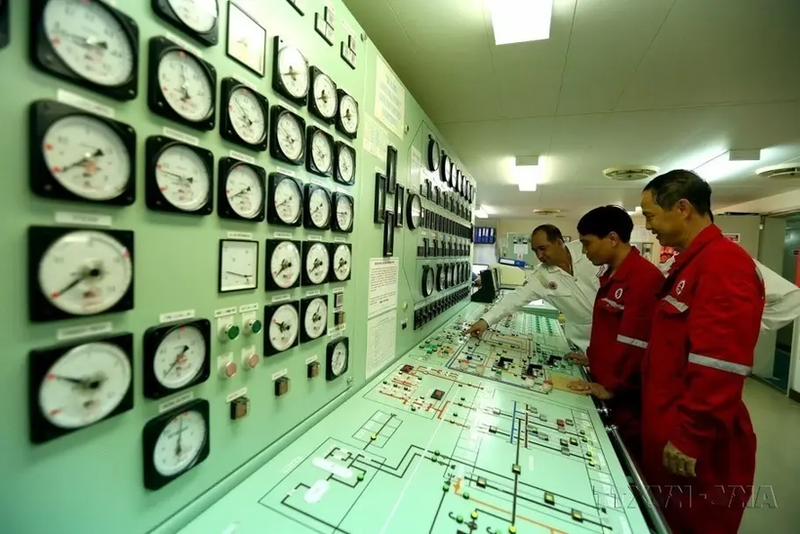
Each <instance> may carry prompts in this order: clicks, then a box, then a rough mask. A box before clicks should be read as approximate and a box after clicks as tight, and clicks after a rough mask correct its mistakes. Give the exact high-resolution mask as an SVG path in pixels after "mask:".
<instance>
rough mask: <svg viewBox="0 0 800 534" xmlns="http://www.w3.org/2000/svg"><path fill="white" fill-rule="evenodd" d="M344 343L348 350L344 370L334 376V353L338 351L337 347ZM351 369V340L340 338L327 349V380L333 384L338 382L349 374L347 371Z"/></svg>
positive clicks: (329, 344)
mask: <svg viewBox="0 0 800 534" xmlns="http://www.w3.org/2000/svg"><path fill="white" fill-rule="evenodd" d="M340 343H344V346H345V348H346V349H347V358H345V363H344V369H342V372H341V373H339V374H338V375H335V374H333V365H332V362H333V352H334V350H336V347H337V346H338V345H339V344H340ZM349 368H350V339H349V338H346V337H340V338H337V339H334V340H333V341H331V342H330V343H328V346H327V347H326V349H325V380H327V381H328V382H331V381H333V380H336V379H337V378H339V377H340V376H342V375H344V374H346V373H347V370H348V369H349Z"/></svg>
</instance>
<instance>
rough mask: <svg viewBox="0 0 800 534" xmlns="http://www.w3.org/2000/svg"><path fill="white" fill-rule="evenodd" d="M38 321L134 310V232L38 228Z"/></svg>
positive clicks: (32, 233) (33, 251)
mask: <svg viewBox="0 0 800 534" xmlns="http://www.w3.org/2000/svg"><path fill="white" fill-rule="evenodd" d="M28 239H29V243H28V246H29V248H30V253H29V257H30V258H31V266H30V267H31V271H32V272H31V275H30V280H31V285H30V294H29V300H30V303H29V304H30V314H31V320H32V321H48V320H53V319H63V318H68V317H77V316H87V315H96V314H99V313H104V312H114V311H124V310H130V309H132V308H133V232H128V231H121V230H115V231H112V230H106V231H95V230H80V229H72V228H48V227H32V228H30V230H29V232H28Z"/></svg>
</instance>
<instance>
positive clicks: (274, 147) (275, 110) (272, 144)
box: [269, 105, 307, 165]
mask: <svg viewBox="0 0 800 534" xmlns="http://www.w3.org/2000/svg"><path fill="white" fill-rule="evenodd" d="M284 115H291V116H292V118H294V120H295V121H297V126H298V127H299V129H300V139H299V140H298V141H300V143H301V144H302V146H301V150H300V155H299V156H297V158H296V159H292V158H290V157H289V156H287V155H286V154H284V153H283V151H282V150H281V145H280V143H279V142H278V132H277V129H278V121H280V119H281V117H282V116H284ZM270 123H271V125H270V132H269V138H270V140H269V154H270V156H272V157H273V158H275V159H277V160H280V161H283V162H285V163H288V164H289V165H302V164H303V159H304V158H305V155H306V150H307V147H306V135H305V134H306V121H305V119H304V118H303V117H301V116H300V115H298V114H297V113H294V112H293V111H291V110H289V109H287V108H285V107H283V106H281V105H274V106H272V110H271V111H270Z"/></svg>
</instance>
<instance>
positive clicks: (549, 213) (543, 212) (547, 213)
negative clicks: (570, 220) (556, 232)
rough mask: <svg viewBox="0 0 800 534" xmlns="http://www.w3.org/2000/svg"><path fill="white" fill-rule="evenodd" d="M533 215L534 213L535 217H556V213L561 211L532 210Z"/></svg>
mask: <svg viewBox="0 0 800 534" xmlns="http://www.w3.org/2000/svg"><path fill="white" fill-rule="evenodd" d="M533 213H535V214H536V215H545V216H547V215H556V214H558V213H561V210H558V209H542V210H533Z"/></svg>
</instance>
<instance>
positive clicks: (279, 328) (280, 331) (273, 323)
mask: <svg viewBox="0 0 800 534" xmlns="http://www.w3.org/2000/svg"><path fill="white" fill-rule="evenodd" d="M299 326H300V320H299V317H298V314H297V308H295V307H294V306H292V305H291V304H284V305H283V306H281V307H280V308H278V309H277V310H275V313H274V314H273V315H272V319H270V322H269V342H270V345H272V347H273V348H274V349H275V350H277V351H279V352H280V351H284V350H286V349H288V348H289V347H291V346H292V345H294V342H295V341H296V340H297V332H298V329H299Z"/></svg>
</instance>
